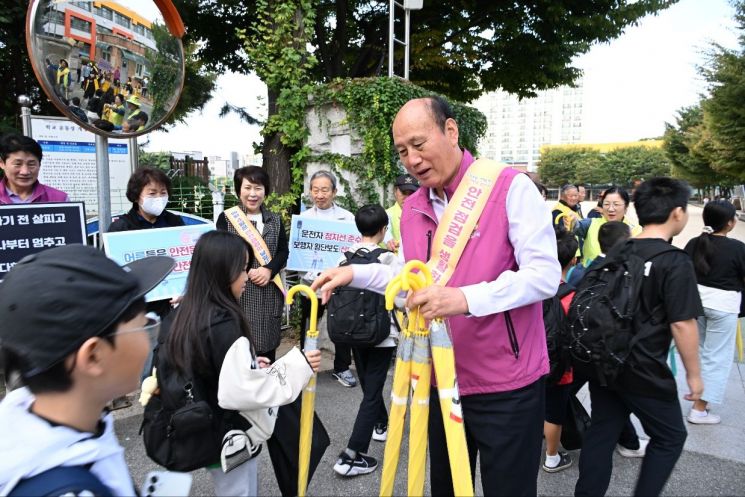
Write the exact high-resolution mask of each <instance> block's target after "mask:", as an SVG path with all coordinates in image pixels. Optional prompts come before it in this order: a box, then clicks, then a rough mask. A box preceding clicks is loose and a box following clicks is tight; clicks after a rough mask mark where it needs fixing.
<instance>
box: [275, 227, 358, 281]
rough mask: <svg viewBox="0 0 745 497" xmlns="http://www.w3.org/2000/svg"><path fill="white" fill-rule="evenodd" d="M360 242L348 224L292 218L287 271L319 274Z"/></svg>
mask: <svg viewBox="0 0 745 497" xmlns="http://www.w3.org/2000/svg"><path fill="white" fill-rule="evenodd" d="M361 240H362V237H361V235H360V232H359V231H357V227H356V226H355V225H354V223H353V222H351V221H330V220H328V219H315V218H307V217H301V216H292V225H291V227H290V256H289V258H288V259H287V269H290V270H293V271H322V270H324V269H328V268H330V267H336V266H338V265H339V258H340V257H341V255H342V254H343V253H344V252H346V251H347V250H349V248H350V247H351V246H352V245H354V244H355V243H359V242H360V241H361Z"/></svg>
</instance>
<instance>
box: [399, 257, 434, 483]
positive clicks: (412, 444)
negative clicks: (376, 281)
mask: <svg viewBox="0 0 745 497" xmlns="http://www.w3.org/2000/svg"><path fill="white" fill-rule="evenodd" d="M419 274H422V275H423V274H424V273H419ZM425 284H426V278H425V281H424V282H422V278H421V277H419V276H415V273H412V272H411V265H410V264H407V265H406V266H404V270H403V272H402V273H401V289H402V290H404V291H409V290H419V289H420V288H423V287H424V286H425ZM409 331H410V332H411V334H412V335H413V337H414V353H413V354H412V362H411V418H410V419H409V467H408V490H409V495H422V494H423V493H424V473H425V469H426V465H427V427H428V420H429V390H430V380H431V379H430V376H431V374H432V360H431V353H430V346H429V330H428V329H427V326H426V323H425V321H424V318H423V317H422V316H421V314H420V312H419V309H415V310H414V312H413V315H412V316H411V317H410V319H409Z"/></svg>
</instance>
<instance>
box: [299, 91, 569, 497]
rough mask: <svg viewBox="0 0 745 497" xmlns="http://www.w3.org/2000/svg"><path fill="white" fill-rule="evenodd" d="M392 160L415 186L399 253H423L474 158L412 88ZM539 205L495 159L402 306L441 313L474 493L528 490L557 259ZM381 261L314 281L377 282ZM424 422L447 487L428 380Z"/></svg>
mask: <svg viewBox="0 0 745 497" xmlns="http://www.w3.org/2000/svg"><path fill="white" fill-rule="evenodd" d="M393 141H394V145H395V147H396V149H397V150H398V153H399V157H400V159H401V162H402V163H403V164H404V166H405V167H406V170H407V172H408V173H410V174H411V175H412V176H414V177H415V178H416V179H417V180H418V181H419V183H420V185H421V188H419V190H418V191H417V192H415V193H413V194H412V195H411V196H410V197H409V198H408V199H407V200H406V202H405V204H404V208H403V213H402V216H401V239H402V245H401V247H402V250H400V252H402V254H401V255H402V256H403V257H404V258H405V259H406V260H412V259H419V260H423V261H426V260H429V259H430V257H431V256H432V255H433V254H432V253H431V252H432V250H434V249H433V247H432V246H431V242H432V240H433V238H434V235H435V232H436V231H437V229H438V225H439V222H440V219H441V218H442V217H443V214H444V213H445V209H446V208H447V205H448V200H449V199H450V198H452V196H453V194H454V193H455V190H456V189H457V187H458V185H459V184H460V183H461V180H463V178H464V175H465V173H466V171H467V170H468V169H469V167H470V165H471V163H473V162H474V158H473V157H472V156H471V154H470V152H468V151H467V150H464V149H461V148H460V147H459V145H458V124H457V123H456V121H455V119H454V116H453V114H452V111H451V110H450V107H449V106H448V104H447V103H446V102H445V101H444V100H442V99H441V98H439V97H430V98H422V99H415V100H411V101H409V102H407V103H406V104H404V106H403V107H402V108H401V109H400V110H399V112H398V114H397V116H396V118H395V120H394V121H393ZM550 220H551V218H550V216H549V212H548V207H547V206H546V204H545V202H544V201H543V199H542V198H541V196H540V194H539V193H538V190H537V189H536V187H535V185H534V184H533V182H532V181H531V180H530V178H528V176H526V175H525V174H521V173H520V172H519V171H517V170H515V169H512V168H505V169H504V170H503V171H502V172H501V173H500V175H499V177H498V179H497V182H496V185H495V186H494V188H493V190H492V192H491V194H490V196H489V198H488V200H487V202H486V206H485V208H484V210H483V212H482V213H481V215H480V217H479V221H478V224H477V225H476V228H475V229H474V230H473V232H472V233H471V234H470V238H469V240H468V242H467V244H466V246H465V249H464V251H463V254H462V256H461V257H460V259H459V262H458V264H457V266H456V269H455V272H454V273H453V275H452V277H451V278H450V280H449V281H448V282H447V285H446V286H438V285H434V286H431V287H429V288H426V289H423V290H420V291H417V292H414V293H413V294H411V295H410V296H409V297H408V301H407V307H408V308H414V307H417V306H421V310H422V312H423V314H424V316H425V318H427V319H432V318H435V317H448V320H449V323H450V327H451V330H452V339H453V348H454V351H455V363H456V372H457V377H458V385H459V388H460V395H461V405H462V409H463V419H464V422H465V426H466V436H467V442H468V449H469V453H470V462H471V468H472V472H473V471H475V462H476V455H477V453H479V454H480V458H481V481H482V485H483V493H484V495H535V494H536V493H537V478H538V467H539V466H540V457H541V444H542V441H541V438H542V434H543V419H544V414H545V413H544V397H545V391H544V385H543V376H544V375H545V374H546V373H548V358H547V352H546V339H545V330H544V327H543V315H542V304H541V302H542V301H543V299H545V298H548V297H551V296H553V295H555V294H556V289H557V288H558V285H559V281H560V278H561V267H560V266H559V263H558V260H557V255H556V238H555V236H554V232H553V229H552V226H551V221H550ZM393 276H394V275H393V274H391V272H390V270H389V269H387V268H386V267H385V266H382V265H377V264H372V265H366V266H346V267H341V268H336V269H333V270H328V271H326V272H324V273H323V274H321V276H320V277H319V278H318V280H316V281H315V282H314V284H313V287H314V288H321V289H322V291H323V292H324V299H326V298H327V297H328V295H329V294H330V291H331V290H332V289H333V288H335V287H336V286H339V285H346V284H350V285H351V286H354V287H359V288H368V289H373V290H377V291H382V290H384V288H385V286H386V284H387V283H388V281H390V279H391V278H392V277H393ZM430 402H431V415H430V418H429V419H430V426H429V450H430V477H431V488H432V494H433V495H452V494H453V485H452V481H451V477H450V466H449V462H448V457H447V446H446V443H445V435H444V428H443V425H442V419H441V418H440V416H437V415H436V413H438V412H439V407H438V406H439V399H438V397H437V390H436V389H434V388H433V389H432V392H431V396H430Z"/></svg>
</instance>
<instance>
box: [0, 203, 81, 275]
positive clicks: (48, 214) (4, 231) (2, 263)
mask: <svg viewBox="0 0 745 497" xmlns="http://www.w3.org/2000/svg"><path fill="white" fill-rule="evenodd" d="M71 243H82V244H85V206H84V205H83V202H66V203H53V204H9V205H0V280H1V279H3V276H4V275H5V273H7V272H8V271H10V268H12V267H13V266H14V265H15V264H16V262H18V261H20V260H21V259H23V258H24V257H26V256H27V255H30V254H35V253H37V252H41V251H42V250H45V249H48V248H49V247H58V246H60V245H70V244H71Z"/></svg>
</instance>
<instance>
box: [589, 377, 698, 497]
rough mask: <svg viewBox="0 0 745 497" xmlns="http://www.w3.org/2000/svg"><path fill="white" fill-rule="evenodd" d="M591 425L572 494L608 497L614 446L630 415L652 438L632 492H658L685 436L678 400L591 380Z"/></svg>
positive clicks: (674, 461)
mask: <svg viewBox="0 0 745 497" xmlns="http://www.w3.org/2000/svg"><path fill="white" fill-rule="evenodd" d="M590 399H591V401H592V413H591V417H592V423H591V425H590V428H589V429H588V430H587V432H586V433H585V439H584V441H583V444H582V453H581V455H580V459H579V480H577V485H576V486H575V488H574V495H605V492H606V491H607V490H608V484H609V483H610V478H611V473H612V471H613V449H614V448H615V446H616V442H617V441H618V435H619V434H620V432H621V429H622V428H623V425H624V423H625V422H626V420H627V419H628V417H629V413H634V414H635V415H636V417H638V418H639V421H641V423H642V426H643V427H644V431H645V432H647V434H648V435H649V436H650V440H649V445H648V446H647V452H646V455H645V456H644V460H643V461H642V467H641V471H640V472H639V479H638V481H637V482H636V489H635V490H634V495H645V496H646V495H659V494H660V492H661V491H662V487H664V486H665V482H667V479H668V477H669V476H670V473H672V471H673V468H674V467H675V463H676V462H677V461H678V458H679V457H680V454H681V452H682V451H683V444H684V443H685V440H686V436H687V433H686V429H685V426H684V424H683V413H682V412H681V410H680V403H678V400H677V399H669V400H667V399H660V398H656V397H644V396H641V395H635V394H631V393H627V392H619V391H615V390H610V389H608V388H605V387H601V386H599V385H598V384H596V383H595V382H592V381H591V382H590Z"/></svg>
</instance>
